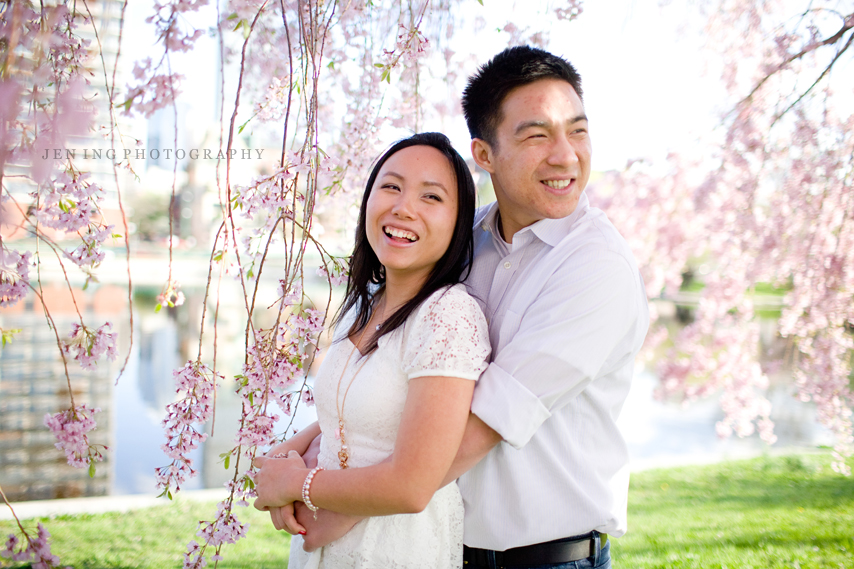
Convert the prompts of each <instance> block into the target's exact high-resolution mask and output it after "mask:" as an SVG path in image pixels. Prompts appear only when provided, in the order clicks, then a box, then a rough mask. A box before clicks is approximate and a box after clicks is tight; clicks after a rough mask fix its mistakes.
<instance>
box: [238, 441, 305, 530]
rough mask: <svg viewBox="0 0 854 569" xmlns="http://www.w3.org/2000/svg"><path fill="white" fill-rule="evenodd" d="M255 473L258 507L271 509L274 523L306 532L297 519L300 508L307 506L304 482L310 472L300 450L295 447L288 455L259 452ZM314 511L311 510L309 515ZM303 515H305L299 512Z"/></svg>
mask: <svg viewBox="0 0 854 569" xmlns="http://www.w3.org/2000/svg"><path fill="white" fill-rule="evenodd" d="M252 464H253V466H255V468H257V469H258V471H257V472H256V473H255V492H256V493H257V494H258V497H257V498H256V499H255V508H256V509H257V510H261V511H267V512H270V518H271V519H272V521H273V526H274V527H275V528H276V529H277V530H285V531H287V532H288V533H291V534H296V533H299V534H303V535H305V534H306V528H305V527H304V526H303V525H302V524H301V523H299V521H297V516H296V514H297V509H298V508H300V509H304V510H307V508H305V504H303V503H302V502H301V501H300V500H302V495H301V493H302V483H303V481H304V480H305V477H306V476H307V475H308V473H309V469H308V468H306V464H305V461H303V459H302V457H301V456H300V454H299V453H298V452H297V451H295V450H292V451H290V452H288V454H287V457H280V458H272V457H270V456H259V457H256V458H255V459H254V460H253V461H252ZM310 514H311V513H310V512H309V515H310ZM300 517H301V518H303V517H304V516H300Z"/></svg>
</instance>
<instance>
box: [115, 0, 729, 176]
mask: <svg viewBox="0 0 854 569" xmlns="http://www.w3.org/2000/svg"><path fill="white" fill-rule="evenodd" d="M532 4H536V3H534V2H531V1H525V2H522V1H517V0H484V6H481V5H480V4H479V3H478V2H477V1H476V0H464V1H463V3H462V5H461V10H462V12H461V15H462V16H463V17H464V18H466V19H469V20H471V19H473V17H474V16H477V15H481V16H483V17H484V18H485V19H486V20H487V25H486V26H485V28H484V29H483V31H481V32H479V33H477V34H474V35H472V36H470V38H468V39H466V40H464V42H463V43H460V44H459V45H454V48H455V49H456V50H457V51H464V50H465V51H471V52H472V53H474V54H476V56H477V59H478V60H479V61H484V62H485V61H486V60H487V59H488V58H489V57H491V56H492V55H494V54H495V53H498V52H499V51H501V50H502V49H504V47H506V46H507V41H508V37H509V36H508V34H507V33H504V32H499V31H497V28H498V27H503V26H504V25H505V24H506V23H507V22H508V21H513V22H514V23H515V24H516V25H517V26H518V27H520V28H525V27H527V28H529V30H530V31H531V32H534V31H538V30H540V29H542V28H543V22H544V21H546V18H551V16H546V15H544V14H543V13H542V12H539V11H537V10H532V9H531V6H532ZM150 13H151V5H150V1H143V2H132V3H129V7H128V14H127V22H128V24H129V25H126V27H125V38H124V42H125V46H131V47H130V48H129V49H128V52H129V55H128V58H127V59H126V60H125V61H126V63H128V64H129V63H130V61H132V60H135V59H137V58H139V57H142V54H143V53H144V49H145V46H149V45H153V43H154V38H153V34H152V32H151V26H150V25H138V24H137V23H138V22H142V21H144V19H145V18H146V17H147V16H148V15H150ZM203 14H204V16H205V18H206V19H209V20H210V22H209V23H210V24H213V22H214V19H215V17H216V12H215V9H214V8H213V7H212V6H208V7H207V8H206V9H204V11H203ZM685 19H686V10H685V9H682V8H679V7H675V6H668V7H665V8H659V6H658V2H649V1H643V2H642V1H639V0H609V1H608V2H596V1H588V2H585V5H584V13H583V14H582V15H581V16H580V17H579V18H578V19H577V20H576V21H574V22H571V23H567V22H554V23H555V24H556V25H555V27H554V28H553V29H552V32H551V36H550V37H551V39H550V42H549V45H548V49H549V50H550V51H552V52H554V53H556V54H558V55H562V56H564V57H566V58H567V59H568V60H570V61H571V62H572V63H573V64H574V65H575V66H576V67H577V68H578V70H579V72H580V73H581V76H582V79H583V85H584V90H585V105H586V111H587V114H588V116H589V117H590V125H591V136H592V137H593V143H594V153H593V167H594V169H595V170H608V169H615V168H616V169H619V168H622V167H623V166H624V165H625V163H626V161H627V160H628V159H631V158H637V157H655V158H657V157H663V156H664V155H665V154H666V153H667V151H668V149H673V148H685V147H686V146H688V145H690V143H691V142H692V141H693V140H695V139H696V137H697V135H698V134H699V133H701V132H703V131H707V130H709V129H711V128H712V127H714V125H715V116H716V114H715V100H716V98H717V100H718V101H720V100H721V99H720V95H721V94H722V90H720V88H719V86H718V83H717V81H716V73H714V72H710V73H708V74H707V76H705V77H704V76H703V64H702V61H703V59H702V57H701V56H700V46H699V44H698V42H699V39H698V36H697V34H693V37H691V34H688V33H680V31H679V29H680V26H681V25H682V23H683V22H684V21H685ZM194 20H195V19H194ZM464 35H465V34H460V36H464ZM217 51H218V46H217V42H216V40H215V39H214V38H211V37H209V36H207V35H206V36H204V37H202V38H201V39H200V40H199V41H198V42H197V45H196V48H195V49H194V51H193V52H192V53H191V54H189V55H184V54H177V55H176V56H175V57H174V60H173V65H174V68H175V69H176V70H177V71H178V72H179V73H182V74H184V75H185V76H186V79H185V81H184V92H185V96H184V100H185V101H187V102H188V103H189V104H188V105H187V112H188V116H187V120H186V121H185V122H184V124H183V125H182V127H185V128H191V127H192V126H194V125H200V124H207V123H208V122H209V120H210V117H213V116H214V115H215V109H214V101H215V97H216V96H215V93H216V92H217V90H218V81H219V79H218V77H217V56H216V53H217ZM128 52H126V53H128ZM425 128H426V129H428V130H443V131H444V132H446V133H447V134H448V135H449V136H450V137H451V139H452V140H453V142H454V144H455V145H456V146H457V148H458V149H459V150H460V151H461V153H462V154H463V156H468V150H467V149H468V147H469V136H468V132H467V131H466V128H465V124H464V121H463V120H462V118H460V119H459V120H456V121H454V122H453V123H451V124H444V125H430V124H426V125H425ZM192 138H194V137H192V136H191V139H192ZM389 142H391V141H389Z"/></svg>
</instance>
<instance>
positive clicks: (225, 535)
mask: <svg viewBox="0 0 854 569" xmlns="http://www.w3.org/2000/svg"><path fill="white" fill-rule="evenodd" d="M229 485H233V483H232V482H231V481H229ZM237 492H239V493H241V495H242V492H241V491H239V490H237ZM240 502H241V504H240V505H242V506H246V505H248V502H247V501H246V500H245V498H243V497H241V498H240ZM232 510H233V502H230V501H228V500H225V501H223V502H220V503H219V504H217V516H216V518H215V519H214V520H213V521H204V520H202V521H200V522H199V530H198V531H197V532H196V535H197V536H198V537H200V538H202V540H203V543H205V544H206V545H211V546H213V547H215V548H216V553H214V555H212V556H211V560H212V561H214V562H218V561H221V560H222V555H220V551H221V549H222V546H223V545H225V544H227V543H237V541H238V540H239V539H241V538H244V537H246V530H247V529H248V528H249V524H244V523H241V522H240V520H239V519H237V516H235V515H234V512H233V511H232ZM205 548H206V546H203V545H200V544H199V543H198V542H196V540H192V541H190V543H189V544H188V545H187V551H186V552H184V565H183V567H184V569H197V568H200V567H204V566H205V565H206V564H207V559H206V558H205V556H204V553H205Z"/></svg>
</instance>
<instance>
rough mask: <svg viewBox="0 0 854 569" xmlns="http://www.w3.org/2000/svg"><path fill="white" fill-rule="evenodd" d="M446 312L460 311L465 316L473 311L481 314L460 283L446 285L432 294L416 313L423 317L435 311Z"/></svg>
mask: <svg viewBox="0 0 854 569" xmlns="http://www.w3.org/2000/svg"><path fill="white" fill-rule="evenodd" d="M448 310H462V311H463V313H465V314H468V313H469V312H471V311H472V310H474V311H476V312H477V313H480V314H482V312H481V309H480V305H479V304H478V303H477V300H475V298H474V297H473V296H472V295H471V294H469V292H468V290H467V289H466V286H465V285H464V284H462V283H457V284H453V285H446V286H443V287H442V288H440V289H438V290H436V291H435V292H433V294H431V295H430V296H428V297H427V298H426V299H425V300H424V302H423V303H421V306H420V307H419V310H418V313H419V314H420V315H422V316H423V315H426V314H430V313H432V312H436V311H442V312H445V311H448Z"/></svg>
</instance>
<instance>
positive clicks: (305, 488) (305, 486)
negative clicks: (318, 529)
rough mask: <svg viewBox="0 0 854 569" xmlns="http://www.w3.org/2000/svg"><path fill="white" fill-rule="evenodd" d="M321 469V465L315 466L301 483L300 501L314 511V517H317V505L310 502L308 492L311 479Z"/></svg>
mask: <svg viewBox="0 0 854 569" xmlns="http://www.w3.org/2000/svg"><path fill="white" fill-rule="evenodd" d="M321 470H323V467H322V466H316V467H315V468H314V469H313V470H312V471H311V472H309V473H308V476H306V477H305V482H303V483H302V501H303V503H304V504H305V505H306V507H307V508H308V509H309V510H311V511H312V512H314V519H315V520H316V519H317V506H315V505H314V504H312V503H311V498H310V497H309V495H308V493H309V490H311V481H312V480H313V479H314V475H315V474H317V473H318V472H320V471H321Z"/></svg>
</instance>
